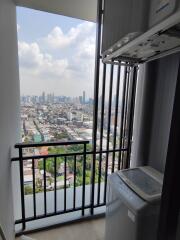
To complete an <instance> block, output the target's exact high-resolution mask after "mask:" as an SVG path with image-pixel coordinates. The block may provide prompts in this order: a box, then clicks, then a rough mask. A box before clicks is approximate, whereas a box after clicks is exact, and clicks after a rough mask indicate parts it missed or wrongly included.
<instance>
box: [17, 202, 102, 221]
mask: <svg viewBox="0 0 180 240" xmlns="http://www.w3.org/2000/svg"><path fill="white" fill-rule="evenodd" d="M103 206H105V204H104V203H101V204H99V205H98V204H95V205H94V208H98V207H103ZM84 208H85V209H89V208H91V204H89V205H87V206H85V207H84ZM81 210H82V207H78V208H76V209H74V208H70V209H67V210H66V211H64V210H62V211H57V212H56V213H47V214H46V215H45V214H43V215H38V216H36V218H34V217H28V218H26V222H31V221H34V220H39V219H42V218H48V217H53V216H57V215H61V214H66V213H71V212H75V211H81ZM20 223H22V219H18V220H16V221H15V224H20Z"/></svg>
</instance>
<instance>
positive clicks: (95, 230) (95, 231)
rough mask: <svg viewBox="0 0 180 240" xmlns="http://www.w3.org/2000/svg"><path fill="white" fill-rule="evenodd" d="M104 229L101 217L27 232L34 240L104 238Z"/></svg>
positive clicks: (18, 239) (102, 239)
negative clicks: (30, 232) (36, 231)
mask: <svg viewBox="0 0 180 240" xmlns="http://www.w3.org/2000/svg"><path fill="white" fill-rule="evenodd" d="M104 231H105V219H103V218H102V219H97V220H89V221H84V222H81V223H74V224H70V225H67V226H63V227H59V228H55V229H52V230H48V231H42V232H38V233H33V234H29V235H28V237H31V238H33V239H36V240H104ZM20 239H21V238H16V240H20Z"/></svg>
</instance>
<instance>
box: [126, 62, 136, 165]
mask: <svg viewBox="0 0 180 240" xmlns="http://www.w3.org/2000/svg"><path fill="white" fill-rule="evenodd" d="M136 84H137V67H136V66H135V67H134V68H133V82H132V92H131V103H130V116H129V127H128V131H129V134H128V151H127V159H126V166H125V167H126V168H128V167H130V157H131V145H132V134H133V121H134V108H135V98H136Z"/></svg>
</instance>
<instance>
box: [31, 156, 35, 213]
mask: <svg viewBox="0 0 180 240" xmlns="http://www.w3.org/2000/svg"><path fill="white" fill-rule="evenodd" d="M32 173H33V207H34V217H36V177H35V166H34V159H32Z"/></svg>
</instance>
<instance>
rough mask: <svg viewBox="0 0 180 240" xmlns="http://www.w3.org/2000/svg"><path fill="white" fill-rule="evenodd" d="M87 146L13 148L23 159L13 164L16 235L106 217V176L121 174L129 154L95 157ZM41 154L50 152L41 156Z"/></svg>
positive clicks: (120, 151) (65, 144) (105, 152)
mask: <svg viewBox="0 0 180 240" xmlns="http://www.w3.org/2000/svg"><path fill="white" fill-rule="evenodd" d="M88 144H89V142H88V141H67V142H44V143H29V144H26V143H20V144H16V145H15V148H16V149H18V153H19V156H18V157H16V158H13V159H12V162H13V167H14V168H16V175H17V176H16V178H19V182H20V185H18V186H17V185H16V186H14V188H15V189H16V193H15V198H16V209H15V218H16V219H15V225H16V226H15V229H16V233H17V235H20V234H22V233H26V232H30V231H34V230H37V229H44V228H49V227H51V226H58V225H62V224H64V223H67V222H69V223H70V222H76V221H79V220H85V219H91V218H94V217H98V216H104V213H105V204H106V187H107V176H108V174H109V173H112V172H114V171H116V170H118V169H120V168H122V164H120V162H121V157H122V156H125V155H126V154H125V153H126V152H127V149H126V148H124V149H112V150H110V149H109V150H100V151H96V152H93V151H90V150H89V145H88ZM43 148H46V150H47V151H46V152H45V153H44V152H41V154H37V152H38V151H37V150H38V149H43ZM52 149H53V151H54V152H56V153H52ZM94 159H95V160H94ZM107 159H108V160H109V161H107ZM27 169H28V170H27ZM27 171H28V172H27ZM18 189H19V190H18ZM18 199H19V200H18Z"/></svg>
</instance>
